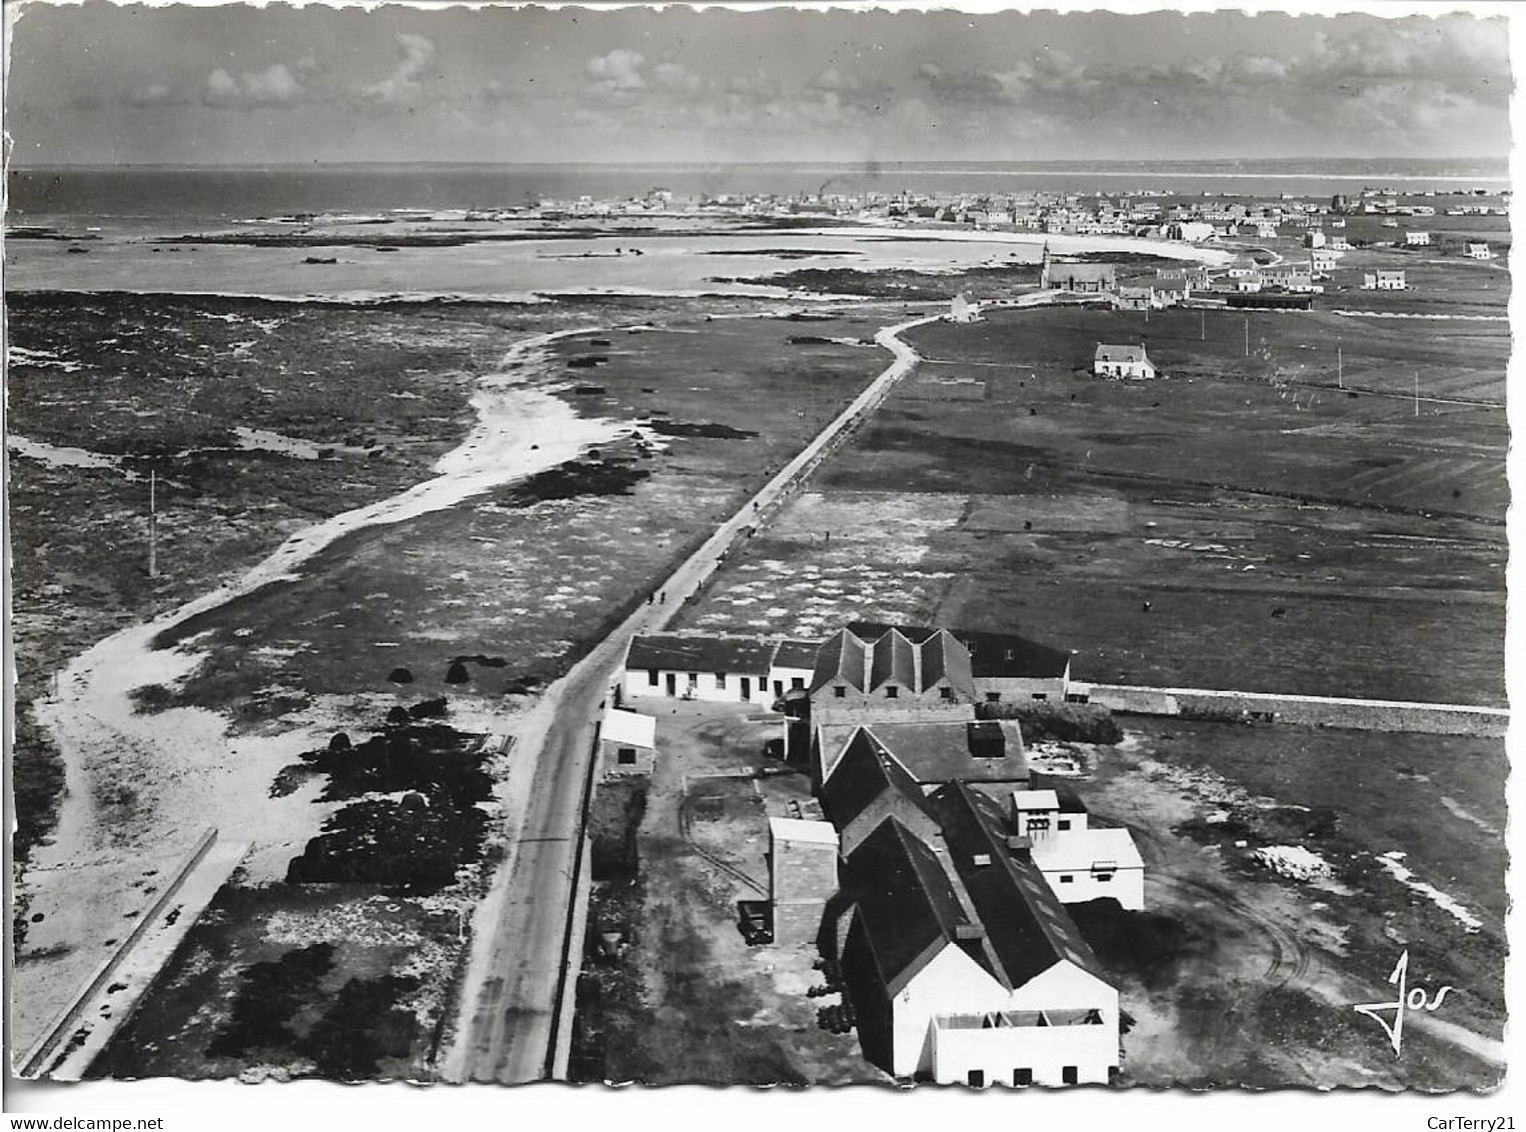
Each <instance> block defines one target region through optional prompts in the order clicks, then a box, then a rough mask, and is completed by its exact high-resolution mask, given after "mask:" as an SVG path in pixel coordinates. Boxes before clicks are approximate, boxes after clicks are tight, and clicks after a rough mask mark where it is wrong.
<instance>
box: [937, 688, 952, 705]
mask: <svg viewBox="0 0 1526 1132" xmlns="http://www.w3.org/2000/svg"><path fill="white" fill-rule="evenodd" d="M938 695H940V696H942V697H943V698H944V699H945V700H948V701H949V702H950V703H952V702H953V700H954V689H952V688H939V689H938Z"/></svg>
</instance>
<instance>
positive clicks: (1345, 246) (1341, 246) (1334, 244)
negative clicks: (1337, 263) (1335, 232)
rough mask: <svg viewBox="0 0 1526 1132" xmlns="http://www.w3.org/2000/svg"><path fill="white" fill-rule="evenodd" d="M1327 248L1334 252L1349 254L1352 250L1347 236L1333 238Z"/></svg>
mask: <svg viewBox="0 0 1526 1132" xmlns="http://www.w3.org/2000/svg"><path fill="white" fill-rule="evenodd" d="M1326 247H1328V248H1329V249H1330V250H1331V251H1332V252H1349V251H1350V250H1351V241H1350V240H1349V239H1348V238H1346V237H1345V236H1331V237H1330V241H1329V243H1328V244H1326Z"/></svg>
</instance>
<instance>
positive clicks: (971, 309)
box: [948, 292, 980, 322]
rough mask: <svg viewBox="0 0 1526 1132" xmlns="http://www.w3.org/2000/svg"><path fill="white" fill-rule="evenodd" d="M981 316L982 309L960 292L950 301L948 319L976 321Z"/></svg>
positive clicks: (952, 320)
mask: <svg viewBox="0 0 1526 1132" xmlns="http://www.w3.org/2000/svg"><path fill="white" fill-rule="evenodd" d="M979 318H980V310H979V308H977V307H976V306H974V305H973V304H972V303H971V302H970V301H969V299H967V298H965V297H964V293H963V292H960V293H959V294H957V295H955V296H954V297H953V299H952V300H951V301H950V303H949V311H948V319H949V321H950V322H976V321H978V320H979Z"/></svg>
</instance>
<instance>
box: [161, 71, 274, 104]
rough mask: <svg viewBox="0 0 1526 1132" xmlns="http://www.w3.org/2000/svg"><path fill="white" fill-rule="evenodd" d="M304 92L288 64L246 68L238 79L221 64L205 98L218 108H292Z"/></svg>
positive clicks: (208, 79)
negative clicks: (260, 69)
mask: <svg viewBox="0 0 1526 1132" xmlns="http://www.w3.org/2000/svg"><path fill="white" fill-rule="evenodd" d="M156 85H162V84H156ZM148 89H150V90H151V89H153V88H152V87H150V88H148ZM303 94H304V91H303V88H302V84H301V83H299V82H298V81H297V80H296V78H295V77H294V76H293V75H292V73H291V71H290V70H289V69H288V68H287V66H286V64H284V63H272V64H271V65H270V66H268V67H266V68H265V69H264V70H263V71H245V72H244V73H243V74H241V75H239V76H238V77H237V78H235V77H234V76H233V75H231V74H230V73H228V72H227V71H226V70H224V69H223V68H221V67H218V68H217V69H216V70H214V71H213V72H212V73H211V74H210V75H208V76H207V82H206V86H205V88H204V89H203V91H202V101H203V102H204V103H206V104H207V105H208V106H218V107H238V108H252V107H256V106H264V107H289V106H292V105H294V104H295V103H297V102H298V101H300V100H301V98H302V96H303Z"/></svg>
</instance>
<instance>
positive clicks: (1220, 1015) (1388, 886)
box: [1080, 720, 1506, 1091]
mask: <svg viewBox="0 0 1526 1132" xmlns="http://www.w3.org/2000/svg"><path fill="white" fill-rule="evenodd" d="M1129 729H1130V734H1129V735H1128V736H1127V738H1126V740H1125V743H1124V744H1123V745H1122V746H1120V747H1119V748H1116V749H1112V750H1108V749H1103V750H1102V751H1101V753H1100V755H1099V757H1097V758H1096V759H1095V760H1093V763H1092V774H1091V780H1090V781H1089V782H1085V783H1083V784H1082V785H1081V786H1080V790H1081V792H1082V794H1083V797H1085V799H1086V800H1087V803H1088V806H1089V807H1090V808H1091V810H1092V812H1093V814H1094V815H1097V816H1100V817H1101V818H1102V819H1104V820H1108V821H1111V822H1113V823H1121V824H1126V825H1127V826H1128V827H1129V828H1130V829H1131V830H1133V832H1134V836H1135V840H1136V841H1137V843H1138V844H1139V846H1140V849H1141V851H1142V853H1143V855H1144V857H1145V862H1146V892H1145V898H1146V905H1147V909H1148V910H1147V912H1146V913H1144V914H1143V915H1142V916H1141V917H1139V918H1138V919H1137V920H1136V921H1135V922H1134V923H1133V924H1132V925H1130V928H1129V931H1130V932H1131V933H1132V934H1131V938H1135V940H1136V946H1138V947H1142V948H1144V949H1145V950H1146V953H1147V954H1149V955H1151V956H1152V958H1151V960H1150V961H1140V962H1139V965H1138V967H1137V968H1136V967H1135V962H1136V961H1135V960H1134V959H1133V957H1132V956H1130V955H1127V954H1124V953H1121V952H1120V953H1118V954H1116V955H1115V954H1112V952H1113V951H1116V948H1109V947H1108V946H1107V942H1106V941H1105V940H1104V941H1102V944H1103V946H1102V948H1101V950H1102V951H1103V952H1104V955H1105V958H1107V959H1109V960H1110V961H1111V964H1112V970H1113V971H1114V974H1115V975H1116V976H1117V977H1118V978H1120V980H1121V981H1120V992H1121V994H1122V997H1123V1000H1124V1008H1125V1009H1126V1010H1128V1011H1129V1012H1130V1013H1131V1014H1133V1015H1134V1016H1135V1017H1136V1018H1137V1019H1138V1025H1137V1027H1136V1030H1135V1033H1134V1034H1132V1035H1131V1036H1130V1037H1129V1038H1126V1039H1125V1052H1126V1069H1127V1072H1128V1075H1129V1078H1130V1079H1131V1080H1132V1081H1134V1082H1136V1083H1141V1084H1152V1085H1162V1084H1169V1083H1173V1082H1186V1083H1190V1084H1195V1085H1208V1084H1213V1083H1220V1084H1233V1085H1249V1086H1251V1087H1275V1086H1286V1085H1290V1084H1294V1085H1304V1086H1318V1087H1330V1086H1338V1085H1344V1086H1351V1085H1366V1086H1374V1087H1378V1088H1383V1089H1397V1088H1416V1089H1424V1090H1443V1091H1450V1090H1454V1089H1458V1088H1475V1089H1478V1088H1487V1087H1490V1086H1492V1085H1494V1084H1495V1083H1497V1081H1498V1080H1499V1070H1498V1069H1496V1068H1492V1067H1491V1066H1489V1065H1488V1064H1487V1063H1486V1062H1485V1061H1483V1060H1481V1059H1480V1058H1479V1057H1478V1056H1477V1055H1476V1054H1475V1053H1473V1052H1471V1051H1470V1049H1469V1046H1470V1045H1471V1044H1474V1043H1473V1039H1472V1038H1471V1037H1469V1035H1473V1036H1476V1037H1477V1038H1480V1039H1483V1040H1484V1041H1485V1042H1488V1041H1493V1042H1499V1041H1500V1039H1501V1034H1502V1029H1503V1025H1504V1020H1505V1003H1504V988H1503V971H1504V957H1505V951H1506V943H1505V936H1504V912H1505V890H1504V871H1505V854H1504V846H1503V843H1502V840H1501V835H1500V831H1501V830H1503V828H1504V825H1503V823H1504V817H1505V815H1504V806H1503V801H1502V798H1501V796H1500V793H1499V787H1498V783H1499V780H1500V778H1501V777H1502V776H1503V774H1504V773H1505V759H1504V753H1503V750H1502V749H1501V748H1502V745H1501V744H1499V743H1498V742H1492V743H1491V742H1487V741H1480V740H1472V739H1456V738H1449V737H1438V736H1419V735H1414V736H1406V735H1399V736H1395V735H1382V736H1378V735H1367V734H1362V733H1357V732H1345V731H1328V730H1322V729H1312V728H1300V727H1290V726H1281V725H1278V726H1263V727H1246V726H1239V725H1232V724H1206V723H1199V724H1193V723H1183V722H1180V721H1175V720H1160V721H1141V720H1131V721H1129ZM1266 846H1280V847H1289V846H1291V847H1293V848H1295V849H1297V850H1300V851H1304V852H1308V853H1312V854H1314V855H1315V856H1317V857H1318V858H1320V859H1322V860H1323V861H1324V862H1325V863H1326V864H1327V865H1328V873H1327V874H1326V876H1325V877H1324V878H1322V879H1321V878H1315V879H1313V880H1297V879H1292V878H1289V877H1284V876H1281V875H1278V874H1277V873H1276V872H1274V871H1273V870H1271V869H1270V868H1268V867H1267V866H1266V865H1265V864H1263V863H1261V862H1259V861H1258V860H1257V858H1256V856H1255V854H1256V851H1257V850H1258V849H1261V848H1262V847H1266ZM1392 853H1399V854H1404V856H1403V857H1402V858H1400V860H1401V862H1402V865H1403V866H1404V867H1405V868H1407V869H1409V870H1411V871H1412V872H1413V874H1414V876H1413V877H1412V878H1410V879H1411V881H1412V882H1418V883H1425V884H1429V885H1432V886H1434V888H1435V889H1436V890H1437V891H1438V892H1440V893H1442V894H1444V897H1451V898H1454V899H1456V900H1457V901H1458V902H1459V904H1460V906H1461V909H1462V911H1463V914H1466V915H1472V916H1474V917H1476V919H1477V920H1478V927H1477V928H1476V930H1473V929H1470V927H1469V926H1468V925H1467V924H1465V923H1463V922H1461V921H1460V919H1459V918H1458V916H1457V915H1454V914H1453V913H1451V912H1449V911H1447V910H1445V909H1444V908H1442V907H1441V906H1439V905H1438V903H1437V902H1436V900H1434V899H1432V898H1431V897H1430V896H1427V895H1426V894H1425V893H1423V892H1420V891H1416V890H1415V889H1413V888H1411V887H1409V886H1407V885H1406V884H1405V883H1403V882H1402V881H1401V880H1400V879H1397V878H1396V877H1394V876H1393V875H1392V874H1391V873H1390V872H1389V871H1388V870H1387V869H1386V868H1385V867H1383V866H1382V865H1381V864H1380V860H1379V859H1380V857H1381V856H1382V855H1385V854H1392ZM1083 922H1084V923H1085V922H1088V921H1085V920H1083ZM1140 933H1142V934H1140ZM1406 949H1407V950H1408V951H1409V953H1410V968H1409V970H1410V985H1411V986H1415V985H1421V984H1423V985H1426V986H1427V987H1429V988H1430V990H1431V991H1432V993H1434V991H1435V990H1436V989H1437V988H1438V987H1440V986H1442V985H1448V984H1449V985H1451V986H1453V987H1454V988H1457V989H1458V990H1461V991H1463V992H1464V993H1462V994H1459V995H1456V996H1454V997H1449V998H1448V999H1447V1000H1446V1005H1445V1007H1444V1008H1443V1009H1441V1010H1439V1011H1438V1012H1437V1013H1436V1015H1435V1021H1436V1022H1437V1023H1438V1025H1437V1026H1435V1027H1431V1028H1426V1027H1424V1026H1423V1025H1421V1024H1420V1023H1415V1024H1413V1025H1409V1026H1407V1027H1406V1030H1405V1039H1404V1048H1403V1056H1402V1058H1399V1059H1396V1058H1395V1057H1394V1054H1393V1051H1392V1049H1391V1048H1390V1047H1389V1045H1388V1042H1387V1039H1386V1037H1385V1035H1384V1034H1383V1033H1382V1031H1381V1030H1380V1029H1379V1028H1378V1027H1377V1026H1376V1025H1375V1024H1374V1023H1372V1022H1370V1021H1369V1020H1367V1019H1364V1018H1361V1017H1359V1016H1357V1015H1356V1014H1355V1013H1354V1012H1353V1011H1352V1009H1351V1007H1352V1004H1354V1003H1357V1002H1376V1001H1382V1000H1383V995H1382V993H1381V992H1382V991H1384V990H1386V989H1389V988H1388V986H1387V984H1386V983H1385V981H1384V980H1385V979H1386V978H1387V976H1388V974H1389V972H1390V971H1391V970H1392V968H1393V965H1394V963H1395V962H1396V960H1397V958H1398V956H1399V954H1400V952H1401V951H1403V950H1406ZM1423 1021H1424V1020H1423V1019H1422V1020H1421V1022H1423ZM1451 1027H1461V1029H1462V1030H1463V1031H1465V1033H1459V1032H1458V1031H1457V1030H1454V1029H1451ZM1499 1048H1502V1047H1499Z"/></svg>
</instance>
